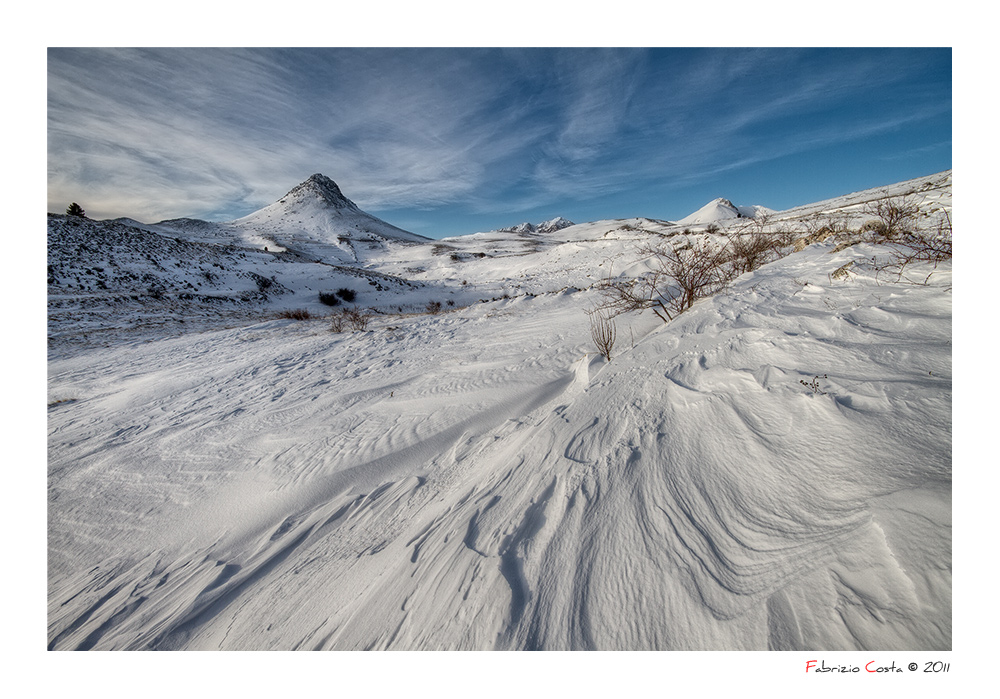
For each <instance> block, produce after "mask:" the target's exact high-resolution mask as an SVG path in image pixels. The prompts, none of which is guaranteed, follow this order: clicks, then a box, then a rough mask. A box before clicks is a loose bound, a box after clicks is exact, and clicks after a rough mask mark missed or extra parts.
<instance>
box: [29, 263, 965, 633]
mask: <svg viewBox="0 0 1000 699" xmlns="http://www.w3.org/2000/svg"><path fill="white" fill-rule="evenodd" d="M831 249H832V246H813V247H810V248H807V249H806V250H805V251H803V252H801V253H797V254H796V255H792V256H789V257H787V258H784V259H783V260H779V261H778V262H775V263H772V264H770V265H768V266H766V267H763V268H761V269H759V270H758V271H757V272H755V273H750V274H747V275H744V276H743V277H741V278H740V279H739V280H738V281H737V282H736V283H735V284H734V285H733V286H732V287H731V288H730V289H729V290H727V291H726V292H724V293H722V294H720V295H718V296H716V297H714V298H712V299H708V300H705V301H703V302H700V303H698V304H696V305H695V307H694V308H693V309H691V310H690V311H688V312H687V313H685V314H684V315H682V316H681V317H680V318H679V319H677V320H676V321H674V322H672V323H670V324H669V325H662V324H661V323H659V321H657V320H656V319H655V318H652V317H649V318H647V317H643V316H639V317H631V318H624V317H623V318H620V319H619V323H620V328H619V337H621V336H622V332H624V331H625V330H626V328H628V327H629V326H631V333H630V334H631V336H632V338H633V339H634V347H632V346H631V343H620V344H619V346H618V347H617V348H616V350H615V352H614V356H613V359H612V361H611V362H610V363H607V362H605V361H604V359H603V358H601V357H599V356H596V355H594V354H588V352H592V348H591V347H590V341H589V337H588V336H587V324H586V316H585V314H584V313H583V311H584V309H586V308H588V307H590V305H591V304H592V303H593V302H594V301H595V299H596V296H595V295H594V292H577V293H552V294H542V295H539V296H537V297H524V298H519V299H512V300H506V301H498V302H494V303H489V304H476V305H473V306H470V307H468V308H465V309H461V310H455V311H452V312H449V313H444V314H440V315H427V316H416V317H409V318H398V319H390V318H385V319H382V320H380V321H378V323H377V324H376V325H375V326H374V327H373V329H371V330H369V331H367V332H363V333H344V334H332V333H330V332H329V331H328V329H327V328H326V326H325V324H309V323H299V324H294V323H291V322H288V321H270V322H267V323H262V324H257V325H252V326H248V327H244V328H239V329H231V330H221V331H216V332H211V333H202V334H199V335H194V336H181V337H177V338H174V339H169V340H163V341H160V342H158V343H153V344H149V345H135V346H124V347H115V348H109V349H103V350H102V349H99V350H92V351H90V352H88V353H85V354H81V355H79V356H75V357H66V358H64V359H59V360H53V361H52V362H51V366H50V401H51V402H52V405H51V406H50V409H49V410H50V413H49V416H50V417H49V421H50V422H49V424H50V437H49V456H50V482H49V501H50V532H49V548H50V551H49V560H50V573H49V575H50V593H49V599H50V604H49V641H50V648H53V649H328V650H347V649H605V650H611V649H623V650H640V649H732V650H738V649H747V650H750V649H768V648H770V649H822V650H840V649H881V650H888V649H924V650H927V649H947V648H950V644H951V639H950V628H951V622H950V589H951V584H950V550H951V545H950V521H951V516H950V431H951V426H950V387H951V380H950V375H951V361H950V356H951V355H950V335H951V321H950V319H951V302H950V267H946V266H942V267H941V268H939V270H938V272H937V273H935V275H932V277H931V281H930V283H929V284H928V285H927V286H915V285H877V284H875V283H874V282H873V281H872V279H871V278H870V277H866V276H864V275H863V274H858V275H855V276H853V277H851V278H849V279H847V280H843V281H837V282H833V281H831V279H830V277H829V273H830V272H831V271H832V270H834V269H836V268H838V267H840V266H842V265H843V264H845V262H846V261H848V260H851V259H853V260H856V261H857V262H858V263H859V265H860V264H861V263H862V262H863V260H864V259H865V256H866V254H867V251H865V250H863V249H854V248H848V249H846V250H843V251H840V252H837V253H835V254H830V251H831ZM626 334H629V333H626ZM807 384H810V385H812V386H814V387H815V388H810V387H809V385H807Z"/></svg>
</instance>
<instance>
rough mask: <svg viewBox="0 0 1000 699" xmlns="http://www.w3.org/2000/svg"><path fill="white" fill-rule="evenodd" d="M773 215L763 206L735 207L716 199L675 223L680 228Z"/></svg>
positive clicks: (724, 200)
mask: <svg viewBox="0 0 1000 699" xmlns="http://www.w3.org/2000/svg"><path fill="white" fill-rule="evenodd" d="M770 213H773V212H772V211H771V210H770V209H768V208H765V207H763V206H736V205H735V204H733V202H731V201H729V200H728V199H723V198H721V197H720V198H718V199H713V200H712V201H710V202H708V203H707V204H705V206H703V207H701V208H700V209H698V210H697V211H695V212H694V213H693V214H691V215H689V216H685V217H684V218H682V219H681V220H679V221H677V223H678V224H679V225H682V226H692V225H697V224H705V223H715V222H716V221H728V220H729V219H733V218H754V217H756V216H758V215H760V214H770Z"/></svg>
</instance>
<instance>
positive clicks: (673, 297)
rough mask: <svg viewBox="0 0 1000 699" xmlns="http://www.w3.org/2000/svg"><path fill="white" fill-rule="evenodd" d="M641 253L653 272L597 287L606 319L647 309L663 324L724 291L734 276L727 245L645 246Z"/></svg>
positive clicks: (704, 243)
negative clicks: (703, 300) (645, 257)
mask: <svg viewBox="0 0 1000 699" xmlns="http://www.w3.org/2000/svg"><path fill="white" fill-rule="evenodd" d="M641 252H642V253H644V254H645V255H646V256H647V259H649V260H650V262H651V263H652V266H653V269H652V270H650V271H649V272H647V273H646V274H643V275H641V276H640V277H638V278H636V279H621V278H618V279H611V278H608V279H605V280H603V281H602V282H600V283H599V284H598V289H599V290H600V292H601V294H602V296H603V297H604V302H603V303H602V304H601V305H600V307H599V308H600V310H602V311H605V312H607V313H608V316H609V317H614V316H617V315H621V314H622V313H627V312H629V311H636V310H642V309H645V308H649V309H652V311H653V313H655V314H656V315H657V316H658V317H659V318H660V320H662V321H663V322H664V323H666V322H669V321H670V320H673V319H674V318H675V317H676V316H677V315H679V314H681V313H683V312H684V311H686V310H687V309H689V308H690V307H691V306H692V305H693V304H694V302H695V301H697V300H698V299H700V298H704V297H706V296H711V295H712V294H715V293H718V292H719V291H721V290H722V289H724V288H725V287H726V285H727V284H728V283H729V282H730V281H731V280H732V279H733V276H734V275H733V268H732V265H731V264H730V262H731V259H730V252H729V250H728V246H727V245H724V246H722V247H713V246H712V245H711V244H709V243H708V242H706V241H703V242H702V243H701V244H698V245H692V246H690V247H685V248H677V247H674V246H672V245H670V244H661V245H647V246H645V247H643V248H642V249H641Z"/></svg>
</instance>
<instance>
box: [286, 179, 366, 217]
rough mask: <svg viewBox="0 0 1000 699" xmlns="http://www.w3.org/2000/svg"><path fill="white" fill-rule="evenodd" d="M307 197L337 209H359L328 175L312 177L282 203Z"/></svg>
mask: <svg viewBox="0 0 1000 699" xmlns="http://www.w3.org/2000/svg"><path fill="white" fill-rule="evenodd" d="M307 197H315V198H317V199H320V200H322V201H323V202H325V203H327V204H329V205H330V206H332V207H333V208H335V209H345V208H346V209H357V208H358V207H357V205H356V204H355V203H354V202H353V201H351V200H350V199H348V198H347V197H345V196H344V194H343V192H341V191H340V187H338V186H337V183H336V182H334V181H333V180H331V179H330V178H329V177H327V176H326V175H323V174H320V173H318V172H317V173H316V174H314V175H310V176H309V179H307V180H306V181H305V182H303V183H302V184H299V185H296V186H295V187H293V188H292V190H291V191H290V192H289V193H288V194H286V195H285V196H284V197H283V199H282V202H285V201H286V200H287V199H289V198H293V199H299V198H307Z"/></svg>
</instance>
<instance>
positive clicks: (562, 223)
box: [493, 216, 575, 234]
mask: <svg viewBox="0 0 1000 699" xmlns="http://www.w3.org/2000/svg"><path fill="white" fill-rule="evenodd" d="M573 225H575V224H574V223H573V222H572V221H570V220H568V219H565V218H563V217H562V216H556V217H555V218H553V219H550V220H548V221H543V222H542V223H527V222H525V223H519V224H518V225H516V226H508V227H506V228H500V229H498V230H496V231H493V232H494V233H539V234H544V233H553V232H555V231H560V230H562V229H563V228H569V227H570V226H573Z"/></svg>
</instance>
